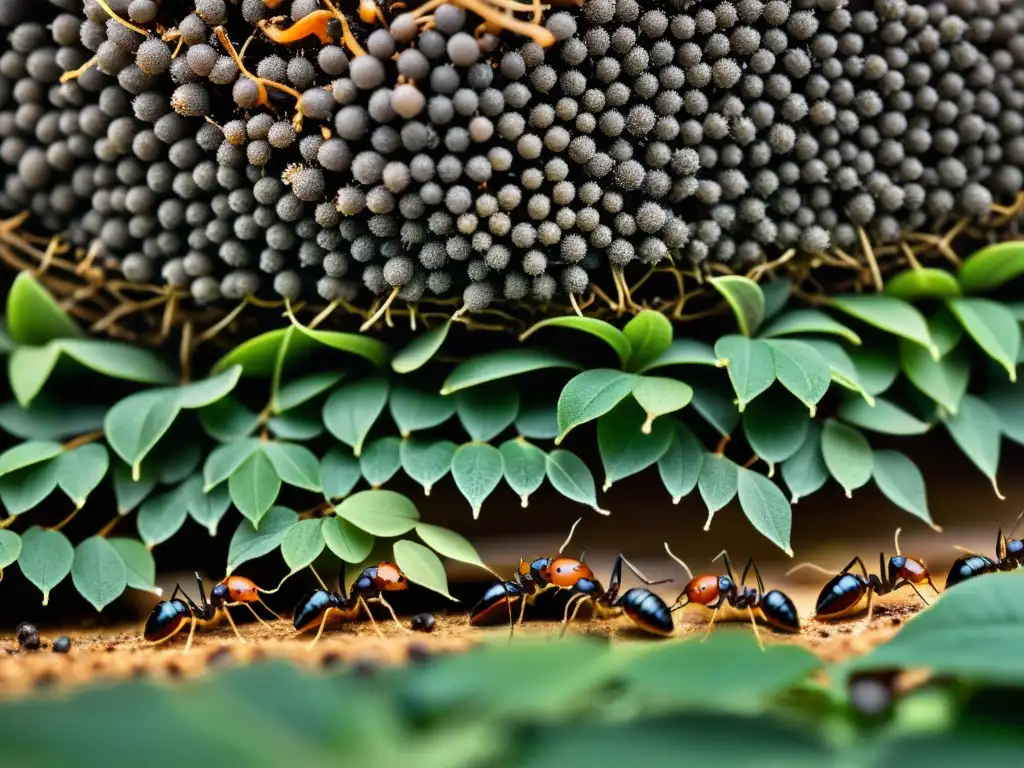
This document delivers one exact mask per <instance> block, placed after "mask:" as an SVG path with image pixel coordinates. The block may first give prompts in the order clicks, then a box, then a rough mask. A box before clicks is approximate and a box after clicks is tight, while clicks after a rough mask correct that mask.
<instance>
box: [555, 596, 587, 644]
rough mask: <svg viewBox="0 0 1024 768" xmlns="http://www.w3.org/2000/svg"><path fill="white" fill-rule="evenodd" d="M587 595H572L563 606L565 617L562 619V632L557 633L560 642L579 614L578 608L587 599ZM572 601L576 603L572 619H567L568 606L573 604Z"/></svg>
mask: <svg viewBox="0 0 1024 768" xmlns="http://www.w3.org/2000/svg"><path fill="white" fill-rule="evenodd" d="M589 598H590V596H589V595H573V596H572V598H570V599H569V602H567V603H566V604H565V615H564V616H563V617H562V631H561V632H559V633H558V638H559V640H561V639H562V638H563V637H565V631H566V630H567V629H568V628H569V625H570V624H571V623H572V622H573V621H575V620H576V614H577V613H579V610H580V606H582V605H583V604H584V603H585V602H586V601H587V600H588V599H589ZM573 600H575V601H576V606H575V608H574V609H573V612H572V617H571V618H570V617H569V606H570V605H572V604H573Z"/></svg>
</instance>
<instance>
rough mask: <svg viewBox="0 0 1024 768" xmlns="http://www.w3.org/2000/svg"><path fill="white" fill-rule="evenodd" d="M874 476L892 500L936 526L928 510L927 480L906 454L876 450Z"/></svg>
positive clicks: (876, 482) (879, 486)
mask: <svg viewBox="0 0 1024 768" xmlns="http://www.w3.org/2000/svg"><path fill="white" fill-rule="evenodd" d="M872 477H874V479H875V485H877V486H878V488H879V490H881V491H882V493H884V494H885V495H886V497H887V498H888V499H889V501H891V502H892V503H893V504H895V505H896V506H897V507H899V508H900V509H903V510H906V511H907V512H909V513H910V514H912V515H914V516H916V517H919V518H921V519H922V520H924V521H925V522H926V523H928V525H930V526H932V527H933V528H934V527H935V524H934V523H933V522H932V516H931V513H930V512H929V511H928V495H927V493H926V491H925V485H924V477H923V476H922V475H921V470H919V469H918V468H917V465H916V464H914V462H913V461H911V460H910V458H909V457H908V456H907V455H906V454H904V453H900V452H899V451H875V461H874V465H873V467H872Z"/></svg>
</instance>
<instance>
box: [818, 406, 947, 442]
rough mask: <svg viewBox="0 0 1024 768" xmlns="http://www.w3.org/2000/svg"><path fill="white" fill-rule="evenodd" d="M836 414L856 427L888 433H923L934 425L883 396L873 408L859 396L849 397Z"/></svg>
mask: <svg viewBox="0 0 1024 768" xmlns="http://www.w3.org/2000/svg"><path fill="white" fill-rule="evenodd" d="M836 415H837V416H838V417H839V418H840V419H842V420H843V421H845V422H848V423H849V424H852V425H853V426H855V427H860V428H861V429H867V430H870V431H872V432H881V433H882V434H886V435H923V434H924V433H925V432H927V431H928V430H929V429H931V426H932V425H931V424H929V423H928V422H926V421H921V420H920V419H919V418H917V417H916V416H914V415H912V414H910V413H907V412H906V411H905V410H903V409H902V408H900V407H899V406H898V405H895V404H894V403H891V402H889V401H888V400H886V399H884V398H881V397H879V398H876V399H875V405H874V407H873V408H872V407H871V406H870V405H868V404H867V403H865V402H864V400H862V399H861V398H859V397H848V398H846V399H845V400H843V402H842V403H841V404H840V405H839V410H838V411H837V412H836Z"/></svg>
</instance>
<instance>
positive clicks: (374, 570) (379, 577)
mask: <svg viewBox="0 0 1024 768" xmlns="http://www.w3.org/2000/svg"><path fill="white" fill-rule="evenodd" d="M314 573H315V572H314ZM317 578H318V579H319V576H317ZM320 586H321V587H322V589H317V590H313V591H312V592H310V593H309V594H307V595H306V596H305V597H304V598H302V600H301V601H299V605H298V607H297V608H296V609H295V616H294V618H293V620H292V624H293V626H294V627H295V630H296V631H297V632H299V633H302V632H305V631H307V630H309V629H312V628H313V627H315V626H316V625H317V624H318V623H319V625H320V629H319V630H318V631H317V633H316V637H314V638H313V640H312V641H311V642H310V645H314V644H315V643H316V641H317V640H319V639H320V635H322V634H323V633H324V627H326V626H327V621H328V619H329V618H330V617H331V615H332V614H336V615H337V617H338V620H339V621H355V619H356V618H358V616H359V612H360V610H363V611H365V612H366V615H367V616H368V617H369V619H370V623H372V624H373V628H374V629H375V630H376V631H377V634H378V635H380V636H382V637H383V635H384V633H383V632H381V630H380V627H378V626H377V622H376V620H375V619H374V618H373V614H372V613H370V606H369V605H368V603H380V604H381V605H383V606H384V607H385V608H387V609H388V611H390V613H391V618H392V619H394V621H395V624H396V625H397V626H398V628H399V629H401V630H402V631H403V632H409V631H410V630H408V629H406V628H405V627H404V626H403V625H402V623H401V622H400V621H399V620H398V616H397V614H395V609H394V608H392V607H391V604H390V603H389V602H388V601H387V600H385V599H384V592H400V591H404V590H407V589H408V588H409V581H408V580H407V579H406V578H405V574H403V573H402V572H401V571H400V570H398V567H397V566H395V565H393V564H391V563H389V562H387V561H384V562H381V563H380V564H379V565H372V566H370V567H369V568H367V569H366V570H364V571H363V572H362V573H361V574H359V577H358V578H357V579H356V580H355V583H353V584H352V592H351V594H349V595H346V594H345V589H344V585H343V584H342V582H341V579H340V578H339V580H338V590H339V591H338V592H333V591H331V590H329V589H327V586H326V585H325V584H324V583H323V582H322V581H321V582H320Z"/></svg>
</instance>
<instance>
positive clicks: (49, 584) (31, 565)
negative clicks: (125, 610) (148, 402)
mask: <svg viewBox="0 0 1024 768" xmlns="http://www.w3.org/2000/svg"><path fill="white" fill-rule="evenodd" d="M22 274H24V273H22ZM74 560H75V549H74V547H72V546H71V542H70V541H68V539H67V536H65V535H64V534H63V533H61V532H60V531H47V530H44V529H43V528H40V527H39V526H32V527H31V528H29V529H28V530H27V531H25V532H24V533H23V534H21V554H19V555H18V567H19V568H21V573H22V575H23V576H24V577H25V578H26V579H28V580H29V581H30V582H32V583H33V584H34V585H35V586H36V587H37V588H38V589H39V591H40V592H42V593H43V605H49V603H50V591H51V590H52V589H53V588H54V587H56V586H57V585H58V584H60V583H61V582H62V581H64V579H65V578H67V575H68V574H69V573H71V564H72V563H73V562H74Z"/></svg>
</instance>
